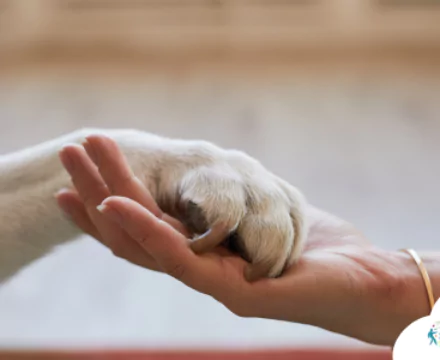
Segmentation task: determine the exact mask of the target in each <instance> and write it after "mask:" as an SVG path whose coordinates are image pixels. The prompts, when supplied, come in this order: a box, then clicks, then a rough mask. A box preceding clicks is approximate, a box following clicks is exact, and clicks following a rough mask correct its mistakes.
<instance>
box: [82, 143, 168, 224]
mask: <svg viewBox="0 0 440 360" xmlns="http://www.w3.org/2000/svg"><path fill="white" fill-rule="evenodd" d="M83 145H84V148H85V149H86V151H87V154H89V156H90V158H91V159H92V160H93V162H94V163H95V164H96V166H98V169H99V172H100V174H101V176H102V178H103V179H104V182H105V183H106V184H107V186H108V188H109V189H110V192H111V193H112V194H113V195H121V196H125V197H128V198H130V199H133V200H135V201H137V202H138V203H139V204H141V205H142V206H144V207H146V208H147V209H148V210H149V211H150V212H152V213H153V214H154V215H156V216H158V217H161V216H162V211H161V209H160V208H159V206H158V205H157V203H156V201H155V200H154V199H153V197H152V195H151V193H150V192H149V190H148V189H147V188H146V187H145V186H144V185H143V184H142V182H141V181H140V180H139V179H138V178H137V177H136V176H135V175H134V173H133V171H132V170H131V168H130V167H129V165H128V162H127V160H126V158H125V156H124V154H123V153H122V151H121V150H120V148H119V146H118V145H117V143H116V142H115V141H114V140H112V139H110V138H108V137H106V136H103V135H91V136H88V137H87V141H86V142H85V143H84V144H83Z"/></svg>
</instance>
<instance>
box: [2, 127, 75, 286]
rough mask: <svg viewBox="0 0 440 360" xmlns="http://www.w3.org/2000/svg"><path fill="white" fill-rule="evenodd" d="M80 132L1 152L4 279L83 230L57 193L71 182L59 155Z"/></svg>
mask: <svg viewBox="0 0 440 360" xmlns="http://www.w3.org/2000/svg"><path fill="white" fill-rule="evenodd" d="M81 140H82V134H81V132H76V133H72V134H69V135H68V136H64V137H60V138H58V139H55V140H52V141H48V142H46V143H44V144H40V145H37V146H35V147H32V148H29V149H25V150H22V151H20V152H16V153H13V154H8V155H4V156H2V157H0V174H1V176H0V204H1V206H0V282H2V281H4V280H5V279H7V278H8V277H10V276H12V275H13V274H14V273H16V272H17V271H18V270H20V269H21V268H23V267H24V266H26V265H27V264H29V263H30V262H32V261H34V260H35V259H37V258H40V257H42V256H44V255H45V254H47V253H48V252H49V251H50V250H51V249H52V248H53V247H54V246H56V245H58V244H61V243H63V242H66V241H68V240H69V239H72V238H73V237H75V236H76V235H78V234H79V232H78V230H77V229H76V227H74V226H73V225H72V224H70V222H69V221H68V220H67V219H66V218H65V217H64V216H63V215H62V214H61V212H60V210H59V209H58V206H57V203H56V200H55V198H54V194H55V193H56V192H57V191H59V190H60V189H61V188H63V187H67V186H69V184H70V181H69V177H68V175H67V173H66V172H65V171H64V169H63V167H62V166H61V163H60V161H59V159H58V151H59V150H60V149H61V148H62V146H63V145H64V144H66V143H67V142H80V141H81Z"/></svg>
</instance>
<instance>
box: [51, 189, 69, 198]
mask: <svg viewBox="0 0 440 360" xmlns="http://www.w3.org/2000/svg"><path fill="white" fill-rule="evenodd" d="M69 192H70V190H69V189H68V188H63V189H61V190H59V191H57V192H56V193H55V195H54V196H55V197H58V196H59V195H62V194H67V193H69Z"/></svg>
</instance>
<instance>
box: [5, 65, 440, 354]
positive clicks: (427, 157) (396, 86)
mask: <svg viewBox="0 0 440 360" xmlns="http://www.w3.org/2000/svg"><path fill="white" fill-rule="evenodd" d="M438 79H439V78H438V77H437V78H436V77H429V76H428V77H414V76H402V77H399V78H397V79H396V78H395V77H392V78H391V77H390V78H387V77H386V76H374V74H373V75H372V74H369V73H362V74H356V73H354V74H352V75H351V76H345V77H338V76H329V77H327V78H315V79H314V80H313V81H311V80H308V79H307V77H300V78H297V77H293V76H286V77H284V78H283V77H278V78H274V79H273V80H268V79H265V80H264V81H261V82H259V81H258V79H254V80H241V79H240V78H238V77H237V76H233V75H230V76H221V77H215V76H205V77H194V78H193V77H185V76H182V77H180V79H179V80H178V81H174V80H172V79H170V78H169V77H167V76H163V77H161V76H155V77H149V78H145V79H144V80H143V79H138V80H137V81H136V82H129V81H126V82H122V81H119V82H118V81H114V82H113V81H105V82H97V81H94V80H91V79H87V78H83V77H66V78H64V77H61V76H55V77H51V78H43V77H38V76H35V77H30V78H21V79H19V80H14V78H7V79H6V78H5V79H3V80H2V81H1V82H0V125H1V128H0V129H1V131H0V153H5V152H8V151H12V150H15V149H20V148H22V147H24V146H27V145H31V144H35V143H38V142H40V141H44V140H47V139H49V138H51V137H54V136H58V135H60V134H63V133H65V132H68V131H71V130H74V129H77V128H80V127H91V126H94V127H135V128H139V129H143V130H146V131H150V132H156V133H161V134H164V135H167V136H175V137H184V138H203V139H206V140H211V141H214V142H216V143H218V144H219V145H221V146H225V147H235V148H240V149H243V150H245V151H247V152H249V153H250V154H251V155H253V156H255V157H257V158H258V159H260V160H261V161H262V162H263V163H264V164H265V165H266V166H267V167H268V168H270V169H271V170H273V171H274V172H275V173H277V174H279V175H280V176H282V177H284V178H286V179H287V180H289V181H290V182H292V183H293V184H295V185H297V186H298V187H300V188H301V189H302V190H303V191H304V192H305V194H306V195H307V197H308V198H309V200H310V201H311V202H313V203H314V204H316V205H318V206H321V207H323V208H324V209H327V210H329V211H332V212H335V213H336V214H338V215H340V216H342V217H345V218H346V219H348V220H350V221H352V222H354V223H355V224H356V225H357V226H358V227H359V228H360V229H362V230H363V231H364V232H365V233H366V234H367V236H368V237H369V238H370V239H371V241H372V242H374V243H375V244H377V245H379V246H383V247H386V248H389V249H395V248H401V247H404V246H413V247H415V248H417V249H432V248H436V247H438V229H439V221H438V216H439V214H440V205H439V204H440V203H439V201H438V198H439V195H440V192H439V189H438V184H439V183H440V162H439V161H438V154H439V153H440V142H439V139H440V101H439V99H440V80H438ZM0 319H1V320H0V347H3V348H5V347H13V346H17V347H68V348H72V347H75V348H76V347H89V346H92V347H102V346H105V347H127V346H133V347H167V348H169V347H182V346H183V347H202V348H206V347H208V346H213V347H225V346H228V347H278V346H289V347H292V346H300V347H304V346H308V345H311V346H316V347H328V346H331V347H333V346H334V347H338V346H340V345H346V346H362V345H361V344H359V343H357V342H355V341H352V340H349V339H346V338H344V337H341V336H337V335H334V334H330V333H327V332H324V331H321V330H319V329H315V328H312V327H307V326H303V325H296V324H285V323H279V322H272V321H267V320H256V319H239V318H237V317H235V316H233V315H231V314H230V313H229V312H228V311H227V310H226V309H224V308H223V307H222V306H221V305H219V304H217V303H216V302H215V301H213V300H212V299H210V298H208V297H205V296H202V295H200V294H197V293H195V292H193V291H191V290H189V289H187V288H185V287H184V286H182V285H181V284H179V283H177V282H176V281H174V280H172V279H170V278H168V277H165V276H162V275H158V274H154V273H150V272H148V271H144V270H142V269H138V268H136V267H134V266H131V265H129V264H126V263H125V262H123V261H121V260H118V259H116V258H114V257H113V256H112V255H111V254H110V253H109V252H108V251H107V250H105V249H103V248H102V247H101V246H100V245H98V244H97V243H95V242H93V241H92V240H89V239H83V240H82V241H79V242H76V243H73V244H71V245H68V246H65V247H63V248H61V249H59V250H57V251H56V252H55V253H54V254H52V255H50V256H49V257H47V258H46V259H43V260H41V261H39V262H38V263H36V264H34V265H32V266H31V267H30V268H28V269H27V270H26V271H24V272H23V273H22V274H20V275H19V276H17V277H16V278H15V279H14V280H13V281H11V282H10V283H9V284H7V285H6V286H2V288H1V289H0Z"/></svg>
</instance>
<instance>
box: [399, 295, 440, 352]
mask: <svg viewBox="0 0 440 360" xmlns="http://www.w3.org/2000/svg"><path fill="white" fill-rule="evenodd" d="M414 359H420V360H431V359H433V360H434V359H437V360H438V359H440V301H437V303H436V304H435V306H434V309H433V311H432V312H431V315H430V316H427V317H424V318H421V319H419V320H416V321H414V322H413V323H412V324H411V325H409V326H408V327H407V328H406V329H405V330H404V331H403V332H402V334H400V336H399V338H398V339H397V341H396V343H395V345H394V348H393V360H414Z"/></svg>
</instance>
